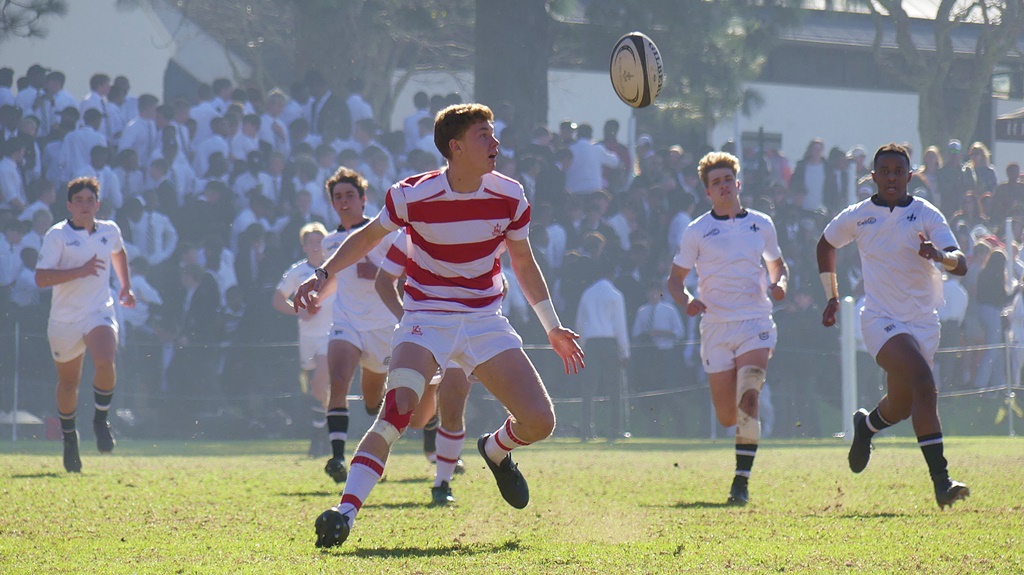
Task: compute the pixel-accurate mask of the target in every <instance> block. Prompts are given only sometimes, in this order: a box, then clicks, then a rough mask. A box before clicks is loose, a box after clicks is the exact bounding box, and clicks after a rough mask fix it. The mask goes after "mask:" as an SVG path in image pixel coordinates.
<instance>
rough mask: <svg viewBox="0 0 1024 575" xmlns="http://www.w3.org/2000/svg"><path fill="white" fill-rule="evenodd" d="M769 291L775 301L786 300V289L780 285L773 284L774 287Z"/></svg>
mask: <svg viewBox="0 0 1024 575" xmlns="http://www.w3.org/2000/svg"><path fill="white" fill-rule="evenodd" d="M768 291H769V292H770V293H771V294H772V299H773V300H775V301H782V300H784V299H786V288H784V287H782V286H780V285H779V284H772V287H770V288H769V289H768Z"/></svg>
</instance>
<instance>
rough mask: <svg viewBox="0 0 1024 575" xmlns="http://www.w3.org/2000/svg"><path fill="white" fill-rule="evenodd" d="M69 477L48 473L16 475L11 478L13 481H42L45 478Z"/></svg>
mask: <svg viewBox="0 0 1024 575" xmlns="http://www.w3.org/2000/svg"><path fill="white" fill-rule="evenodd" d="M67 475H68V474H67V473H57V472H56V471H50V472H48V473H16V474H14V475H12V476H11V479H42V478H44V477H64V476H67Z"/></svg>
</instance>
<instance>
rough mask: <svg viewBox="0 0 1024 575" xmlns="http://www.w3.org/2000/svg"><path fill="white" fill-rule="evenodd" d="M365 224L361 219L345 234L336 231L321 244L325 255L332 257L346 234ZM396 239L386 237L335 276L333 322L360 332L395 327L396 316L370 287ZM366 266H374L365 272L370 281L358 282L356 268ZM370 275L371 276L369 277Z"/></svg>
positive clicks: (344, 230)
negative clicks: (356, 261)
mask: <svg viewBox="0 0 1024 575" xmlns="http://www.w3.org/2000/svg"><path fill="white" fill-rule="evenodd" d="M368 223H370V220H369V219H364V220H363V222H362V223H360V224H357V225H355V226H352V227H351V228H349V229H347V230H346V229H342V228H341V227H339V228H338V229H337V230H335V231H333V232H331V233H329V234H327V237H325V238H324V241H323V244H322V245H323V249H324V253H325V254H333V253H334V252H335V250H337V249H338V246H340V245H341V242H342V241H344V240H345V238H347V237H348V236H349V234H351V233H352V232H354V231H356V230H358V229H359V228H361V227H363V226H365V225H366V224H368ZM396 235H398V234H397V233H392V234H388V235H387V236H385V237H384V239H383V240H381V242H380V243H379V244H377V246H376V247H375V248H373V249H372V250H370V253H369V254H367V255H366V257H364V258H363V259H362V260H360V261H359V263H357V264H353V265H351V266H349V267H347V268H345V269H343V270H341V271H340V272H338V273H337V274H335V281H337V282H338V289H337V291H336V292H335V296H334V304H333V307H334V312H333V314H332V316H333V318H334V320H336V321H347V322H348V323H349V325H352V326H353V327H354V328H355V329H357V330H359V331H364V330H365V331H372V330H375V329H381V328H384V327H394V325H395V323H396V322H395V314H393V313H391V311H390V310H389V309H388V308H387V306H385V305H384V302H382V301H381V299H380V296H379V295H377V290H376V289H374V287H373V283H374V279H375V274H376V268H378V267H380V264H381V262H382V261H383V260H384V256H385V255H386V254H387V253H388V250H389V249H390V248H391V244H392V243H394V241H395V236H396ZM366 263H370V264H373V268H374V269H373V270H369V269H367V274H366V275H367V276H371V277H366V278H361V277H359V268H360V266H361V265H362V264H366ZM371 271H372V272H373V273H370V272H371ZM307 277H308V276H307Z"/></svg>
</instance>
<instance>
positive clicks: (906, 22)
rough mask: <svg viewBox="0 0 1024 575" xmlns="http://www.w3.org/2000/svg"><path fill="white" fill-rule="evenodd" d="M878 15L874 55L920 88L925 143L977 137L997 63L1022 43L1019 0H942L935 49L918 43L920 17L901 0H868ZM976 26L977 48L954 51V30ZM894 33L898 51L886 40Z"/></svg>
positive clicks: (1022, 12) (1023, 16)
mask: <svg viewBox="0 0 1024 575" xmlns="http://www.w3.org/2000/svg"><path fill="white" fill-rule="evenodd" d="M863 4H864V5H866V6H867V7H868V9H869V10H870V12H871V14H872V15H873V16H874V19H875V27H876V33H875V42H874V51H875V59H876V61H877V62H878V63H879V64H880V65H881V66H885V67H887V68H889V69H890V70H892V71H893V72H895V73H897V74H899V75H901V76H902V77H903V78H905V79H906V81H907V82H908V83H909V84H910V85H911V86H913V88H914V89H915V90H916V91H917V94H918V97H919V99H920V101H919V108H918V124H919V127H918V130H919V132H920V136H921V141H922V142H923V143H924V145H931V144H938V143H941V142H945V141H947V139H948V138H954V137H956V138H961V139H966V140H969V139H973V138H974V135H975V134H976V133H977V132H978V127H979V126H978V122H979V112H980V110H981V108H982V105H983V104H984V102H985V99H987V98H989V97H991V93H992V91H991V79H992V73H993V71H994V70H995V68H996V65H997V64H998V63H999V62H1000V60H1002V59H1003V58H1005V57H1006V56H1007V54H1008V53H1009V52H1010V51H1011V50H1012V49H1014V47H1015V46H1016V45H1017V41H1018V40H1019V38H1020V36H1021V33H1022V32H1024V5H1022V3H1021V1H1020V0H981V1H977V2H973V1H972V2H964V1H962V0H941V1H940V2H939V5H938V8H937V12H936V15H935V19H934V21H932V22H931V27H932V33H933V38H934V49H931V48H930V47H928V48H927V49H926V48H925V47H922V46H919V45H918V43H917V42H916V41H915V37H914V35H913V34H912V31H913V30H914V27H915V22H914V21H913V20H912V19H911V18H910V16H908V14H907V12H906V10H905V9H904V8H903V1H902V0H863ZM968 26H969V27H971V28H973V31H974V32H976V35H977V44H976V45H975V50H974V53H973V54H971V55H968V56H964V55H961V54H956V53H955V52H954V42H953V40H954V33H955V32H956V31H957V30H958V29H961V28H963V27H968ZM892 34H895V40H896V44H897V48H896V50H895V51H893V50H891V49H888V50H887V49H885V47H884V42H883V41H884V40H885V39H887V38H889V39H891V38H892Z"/></svg>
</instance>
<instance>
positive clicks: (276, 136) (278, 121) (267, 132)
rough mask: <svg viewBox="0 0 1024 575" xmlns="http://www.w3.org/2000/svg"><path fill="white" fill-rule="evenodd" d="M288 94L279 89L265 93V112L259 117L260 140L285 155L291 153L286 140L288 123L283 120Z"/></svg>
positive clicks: (289, 144)
mask: <svg viewBox="0 0 1024 575" xmlns="http://www.w3.org/2000/svg"><path fill="white" fill-rule="evenodd" d="M287 102H288V96H286V95H285V94H284V92H282V91H280V90H273V91H271V92H270V94H269V95H267V113H265V114H263V117H262V118H260V141H261V142H266V144H267V145H268V146H270V149H271V150H272V151H274V152H281V153H282V154H284V155H285V156H288V155H289V154H291V143H290V142H289V141H288V125H287V124H286V123H285V122H284V108H285V104H286V103H287Z"/></svg>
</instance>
